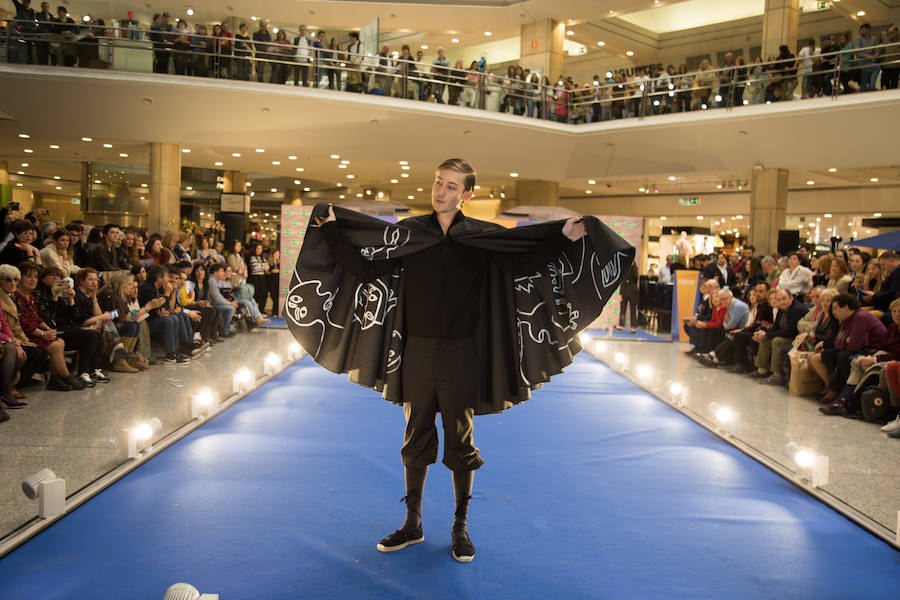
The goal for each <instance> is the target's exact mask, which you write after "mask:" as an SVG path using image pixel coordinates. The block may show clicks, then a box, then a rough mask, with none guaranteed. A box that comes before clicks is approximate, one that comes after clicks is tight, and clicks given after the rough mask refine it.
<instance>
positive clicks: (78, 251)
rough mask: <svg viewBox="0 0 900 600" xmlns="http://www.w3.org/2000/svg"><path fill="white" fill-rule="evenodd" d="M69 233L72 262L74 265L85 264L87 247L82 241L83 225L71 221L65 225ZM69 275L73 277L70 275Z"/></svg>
mask: <svg viewBox="0 0 900 600" xmlns="http://www.w3.org/2000/svg"><path fill="white" fill-rule="evenodd" d="M66 231H68V232H69V248H70V249H71V252H72V262H74V263H75V264H76V265H85V264H87V251H88V245H87V242H86V241H85V240H84V225H83V224H82V223H81V222H79V221H73V222H72V223H69V224H68V225H66ZM71 275H75V273H72V274H71Z"/></svg>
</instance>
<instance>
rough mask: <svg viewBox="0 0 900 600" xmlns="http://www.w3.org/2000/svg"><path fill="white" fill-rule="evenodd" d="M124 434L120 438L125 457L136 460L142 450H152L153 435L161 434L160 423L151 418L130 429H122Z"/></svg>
mask: <svg viewBox="0 0 900 600" xmlns="http://www.w3.org/2000/svg"><path fill="white" fill-rule="evenodd" d="M122 432H123V433H124V434H125V435H124V436H123V437H122V444H123V446H124V448H123V449H124V450H125V455H126V456H127V457H128V458H137V456H138V454H140V453H141V452H142V451H144V450H152V449H153V444H152V443H151V442H152V441H153V436H154V435H159V434H160V433H162V421H160V420H159V419H157V418H156V417H153V418H152V419H149V420H147V421H144V422H143V423H138V424H137V425H135V426H134V427H132V428H130V429H123V430H122Z"/></svg>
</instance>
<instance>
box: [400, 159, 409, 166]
mask: <svg viewBox="0 0 900 600" xmlns="http://www.w3.org/2000/svg"><path fill="white" fill-rule="evenodd" d="M400 164H401V165H408V164H409V161H406V160H401V161H400Z"/></svg>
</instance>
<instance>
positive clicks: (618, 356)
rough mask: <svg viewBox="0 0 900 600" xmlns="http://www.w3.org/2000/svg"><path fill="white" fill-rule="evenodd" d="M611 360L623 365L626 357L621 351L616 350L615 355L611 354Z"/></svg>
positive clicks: (626, 359) (626, 360)
mask: <svg viewBox="0 0 900 600" xmlns="http://www.w3.org/2000/svg"><path fill="white" fill-rule="evenodd" d="M613 360H615V361H616V362H617V363H618V364H620V365H624V364H625V363H626V362H628V357H627V356H625V355H624V354H623V353H621V352H616V354H615V356H613Z"/></svg>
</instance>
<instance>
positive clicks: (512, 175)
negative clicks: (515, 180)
mask: <svg viewBox="0 0 900 600" xmlns="http://www.w3.org/2000/svg"><path fill="white" fill-rule="evenodd" d="M509 176H510V177H518V176H519V174H518V173H516V172H512V173H510V174H509Z"/></svg>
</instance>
